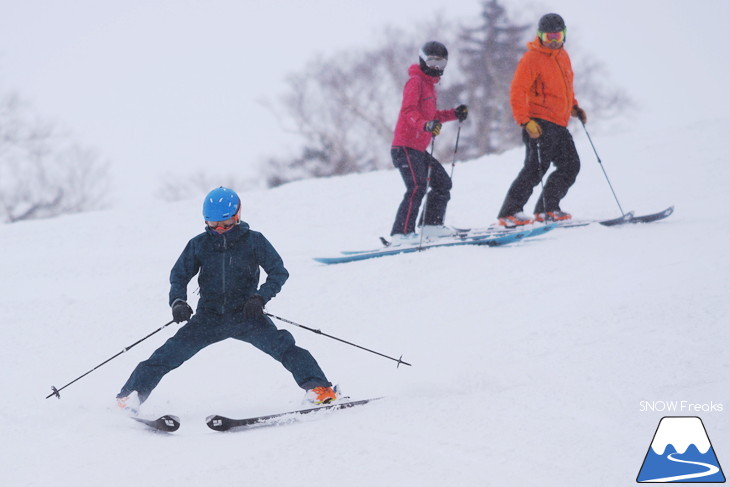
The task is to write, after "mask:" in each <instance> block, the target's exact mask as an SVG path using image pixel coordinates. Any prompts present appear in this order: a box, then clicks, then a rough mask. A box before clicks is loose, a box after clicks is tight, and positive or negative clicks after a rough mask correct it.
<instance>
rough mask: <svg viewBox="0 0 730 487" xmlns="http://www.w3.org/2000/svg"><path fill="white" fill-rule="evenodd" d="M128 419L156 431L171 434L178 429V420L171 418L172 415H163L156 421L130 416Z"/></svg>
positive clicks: (174, 417) (175, 417)
mask: <svg viewBox="0 0 730 487" xmlns="http://www.w3.org/2000/svg"><path fill="white" fill-rule="evenodd" d="M130 418H131V419H133V420H135V421H137V422H138V423H142V424H143V425H145V426H147V427H148V428H152V429H154V430H157V431H164V432H167V433H172V432H173V431H177V430H178V429H179V428H180V418H178V417H177V416H173V415H172V414H165V415H163V416H160V417H159V418H156V419H152V418H143V417H139V416H130Z"/></svg>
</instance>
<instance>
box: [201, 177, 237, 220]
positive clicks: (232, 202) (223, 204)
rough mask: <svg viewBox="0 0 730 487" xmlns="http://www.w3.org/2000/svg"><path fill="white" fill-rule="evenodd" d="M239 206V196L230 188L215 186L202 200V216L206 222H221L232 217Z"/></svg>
mask: <svg viewBox="0 0 730 487" xmlns="http://www.w3.org/2000/svg"><path fill="white" fill-rule="evenodd" d="M240 208H241V198H239V197H238V195H237V194H236V192H235V191H233V190H232V189H228V188H224V187H223V186H221V187H220V188H216V189H214V190H213V191H211V192H210V193H208V195H207V196H206V197H205V201H203V218H204V219H205V221H207V222H222V221H224V220H228V219H229V218H231V217H233V216H234V215H235V214H236V213H238V210H239V209H240Z"/></svg>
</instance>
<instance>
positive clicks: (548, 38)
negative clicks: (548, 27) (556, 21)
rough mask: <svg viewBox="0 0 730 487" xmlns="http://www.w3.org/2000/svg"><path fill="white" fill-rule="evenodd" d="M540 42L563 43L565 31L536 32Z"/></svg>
mask: <svg viewBox="0 0 730 487" xmlns="http://www.w3.org/2000/svg"><path fill="white" fill-rule="evenodd" d="M537 34H538V35H539V36H540V40H541V41H542V42H553V41H556V42H565V29H563V30H559V31H558V32H538V33H537Z"/></svg>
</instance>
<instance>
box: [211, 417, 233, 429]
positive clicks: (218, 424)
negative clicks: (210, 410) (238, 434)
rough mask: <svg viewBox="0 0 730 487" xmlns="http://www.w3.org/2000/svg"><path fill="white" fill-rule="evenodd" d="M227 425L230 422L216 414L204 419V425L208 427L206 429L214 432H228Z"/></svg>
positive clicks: (228, 427)
mask: <svg viewBox="0 0 730 487" xmlns="http://www.w3.org/2000/svg"><path fill="white" fill-rule="evenodd" d="M229 423H230V420H229V419H228V418H225V417H223V416H218V415H217V414H214V415H212V416H208V417H207V418H205V424H207V425H208V428H210V429H212V430H215V431H228V430H229V429H230V428H231V426H230V424H229Z"/></svg>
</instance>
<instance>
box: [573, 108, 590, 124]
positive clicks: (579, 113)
mask: <svg viewBox="0 0 730 487" xmlns="http://www.w3.org/2000/svg"><path fill="white" fill-rule="evenodd" d="M570 114H571V115H572V116H574V117H578V120H580V121H581V123H582V124H583V125H585V124H586V122H587V121H588V117H587V116H586V111H585V110H583V109H582V108H581V107H579V106H578V105H576V106H574V107H573V109H572V110H571V111H570Z"/></svg>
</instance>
